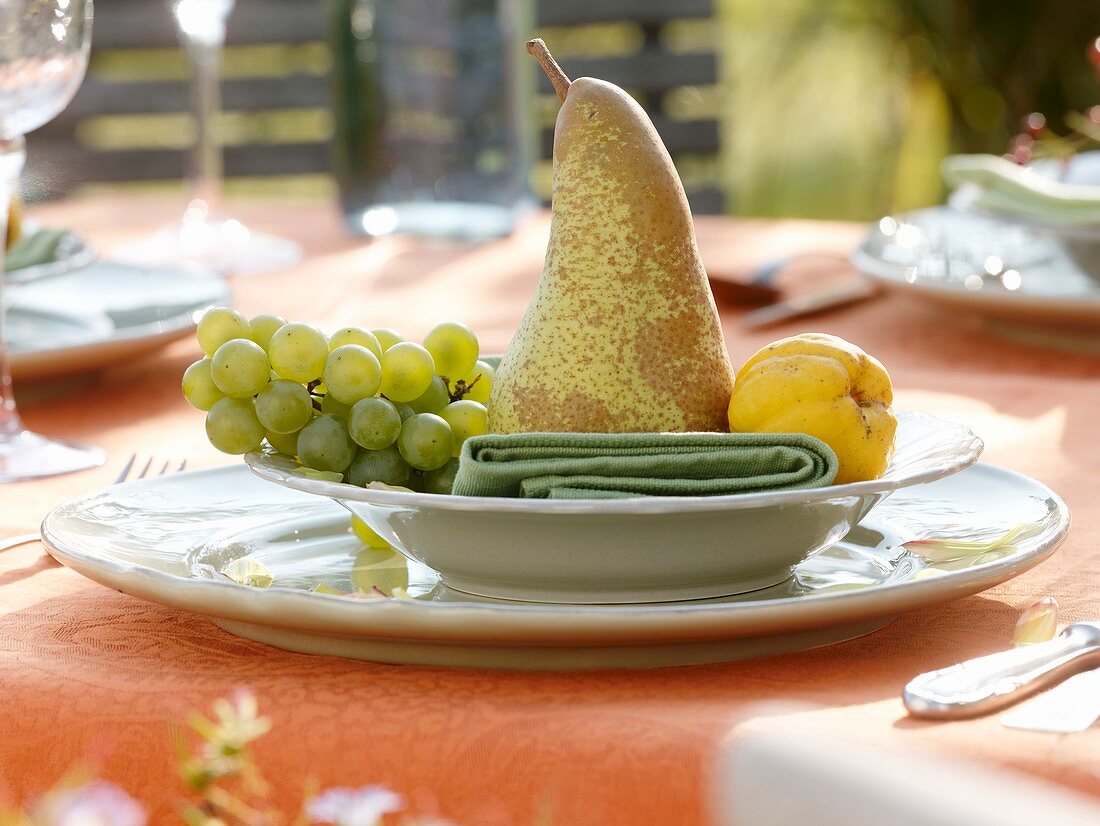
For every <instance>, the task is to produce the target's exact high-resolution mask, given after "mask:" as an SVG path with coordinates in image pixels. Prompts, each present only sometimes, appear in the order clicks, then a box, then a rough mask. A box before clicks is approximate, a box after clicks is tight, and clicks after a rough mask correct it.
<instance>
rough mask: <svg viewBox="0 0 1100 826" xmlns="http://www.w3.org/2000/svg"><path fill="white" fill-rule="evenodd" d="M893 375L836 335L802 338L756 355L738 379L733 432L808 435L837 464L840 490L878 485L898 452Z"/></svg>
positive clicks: (731, 415) (775, 344) (733, 402)
mask: <svg viewBox="0 0 1100 826" xmlns="http://www.w3.org/2000/svg"><path fill="white" fill-rule="evenodd" d="M893 400H894V392H893V387H892V386H891V384H890V376H889V375H888V374H887V373H886V369H885V368H884V367H883V366H882V365H881V364H880V363H879V361H878V360H877V359H875V358H874V357H872V356H870V355H868V354H867V353H865V352H863V350H861V349H860V348H859V347H856V346H855V345H854V344H851V343H850V342H847V341H845V340H844V339H842V338H839V337H837V336H831V335H827V334H825V333H803V334H802V335H798V336H792V337H791V338H784V339H780V340H779V341H775V342H772V343H771V344H769V345H767V346H766V347H763V348H762V349H760V350H758V351H757V352H756V354H755V355H754V356H753V357H752V358H750V359H749V360H748V361H747V362H745V364H744V365H743V366H742V367H741V369H740V370H739V371H738V373H737V378H736V379H735V381H734V386H733V396H732V397H731V398H730V406H729V421H730V430H731V431H733V432H735V433H736V432H743V433H805V434H808V435H810V436H816V437H817V438H818V439H821V441H823V442H825V444H827V445H828V446H829V447H831V448H832V449H833V450H834V451H835V452H836V455H837V459H839V461H840V469H839V471H838V472H837V476H836V484H838V485H840V484H845V483H847V482H861V481H864V480H866V479H877V478H878V477H880V476H881V475H882V474H883V473H885V472H886V467H887V465H889V463H890V459H891V458H892V457H893V453H894V434H895V433H896V431H897V427H898V420H897V417H896V416H895V415H894V412H893V410H891V409H890V404H891V403H892V402H893Z"/></svg>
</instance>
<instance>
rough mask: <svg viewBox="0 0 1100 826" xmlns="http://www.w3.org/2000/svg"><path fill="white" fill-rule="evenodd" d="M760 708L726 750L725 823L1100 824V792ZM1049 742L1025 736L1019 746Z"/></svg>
mask: <svg viewBox="0 0 1100 826" xmlns="http://www.w3.org/2000/svg"><path fill="white" fill-rule="evenodd" d="M758 712H759V714H760V716H759V717H754V718H753V719H749V720H747V721H744V722H742V724H741V725H739V726H737V727H736V728H735V729H734V730H733V731H732V732H731V734H730V736H729V737H728V738H727V739H726V742H725V743H724V744H723V746H722V747H721V748H720V751H719V754H718V759H717V762H716V765H715V770H714V774H713V776H712V778H713V779H712V784H713V787H712V789H711V795H710V797H711V800H710V804H711V815H712V819H713V821H714V822H715V823H716V824H718V826H787V824H804V823H806V824H809V823H812V824H814V826H881V824H890V826H955V824H966V826H1036V824H1055V823H1056V824H1058V826H1087V825H1088V824H1097V823H1100V805H1097V803H1096V802H1095V801H1094V800H1092V799H1091V798H1088V797H1085V796H1084V795H1081V794H1078V793H1075V792H1072V791H1069V790H1068V789H1064V788H1060V787H1056V786H1052V785H1050V784H1049V783H1045V782H1043V781H1040V780H1037V779H1035V778H1033V777H1029V776H1026V775H1022V774H1020V773H1017V772H1014V771H1010V770H1007V769H995V768H993V767H990V766H980V765H976V764H974V763H971V762H967V761H963V760H959V759H957V758H949V757H946V756H943V755H941V754H935V755H933V754H931V753H929V752H922V751H921V750H920V749H919V748H918V747H917V745H916V744H914V745H913V747H912V748H911V749H906V750H905V751H904V752H901V751H899V750H898V749H897V748H896V747H895V748H886V747H883V746H877V747H876V746H869V745H866V744H862V743H857V742H854V738H852V737H848V736H844V737H838V738H837V739H835V740H826V739H823V735H822V734H821V733H820V732H819V733H817V734H816V735H815V734H812V733H808V732H806V731H804V730H803V729H802V728H801V727H800V726H799V724H798V718H799V716H800V714H801V713H805V712H806V708H804V707H797V708H793V709H792V708H786V709H782V708H776V707H768V708H762V709H759V710H758ZM975 736H980V735H977V734H976V735H975ZM1042 742H1043V741H1039V740H1023V739H1021V740H1020V746H1019V747H1020V748H1035V749H1039V748H1042V745H1041V743H1042Z"/></svg>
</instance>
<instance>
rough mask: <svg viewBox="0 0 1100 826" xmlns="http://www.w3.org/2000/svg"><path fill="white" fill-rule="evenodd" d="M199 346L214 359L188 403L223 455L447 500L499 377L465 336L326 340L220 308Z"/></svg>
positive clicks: (310, 329)
mask: <svg viewBox="0 0 1100 826" xmlns="http://www.w3.org/2000/svg"><path fill="white" fill-rule="evenodd" d="M196 334H197V336H198V340H199V346H200V347H202V351H203V352H204V353H205V354H206V357H205V358H203V359H200V360H199V361H196V362H195V363H194V364H192V365H191V366H190V367H188V368H187V370H186V371H185V372H184V374H183V395H184V397H185V398H186V399H187V401H188V402H190V403H191V404H192V405H193V406H194V407H196V408H198V409H199V410H204V411H206V435H207V437H208V438H209V439H210V443H211V444H213V445H214V447H216V448H217V449H218V450H221V451H223V452H225V453H232V454H243V453H248V452H250V451H254V450H259V449H260V448H261V447H263V445H264V443H266V444H267V445H269V446H270V447H271V448H273V449H274V450H276V451H278V452H279V453H282V454H285V455H287V456H289V457H291V458H294V459H296V460H297V461H298V463H299V464H301V465H302V466H303V467H307V468H312V469H313V470H317V471H325V472H328V473H335V474H339V476H340V478H341V479H343V480H344V481H346V482H349V483H351V484H353V485H367V484H369V483H371V482H382V483H385V484H387V485H393V486H398V487H405V488H409V489H410V490H417V491H425V492H429V493H450V490H451V483H452V482H453V481H454V475H455V472H456V471H457V469H458V458H457V457H458V455H459V453H460V452H461V449H462V444H463V442H465V441H466V439H468V438H470V437H471V436H477V435H480V434H482V433H484V432H485V428H486V418H487V410H486V404H487V403H488V401H489V390H490V388H491V387H492V382H493V368H492V367H491V366H490V365H488V364H486V363H485V362H484V361H479V360H478V355H479V349H478V342H477V336H475V335H474V333H473V332H472V331H471V330H470V328H469V327H467V326H465V325H464V324H459V323H457V322H453V321H451V322H446V323H444V324H439V325H437V326H436V327H434V328H432V330H431V332H429V333H428V335H427V336H426V337H425V339H424V342H423V343H422V344H416V343H415V342H411V341H406V340H405V339H404V338H402V336H401V335H400V334H399V333H397V332H396V331H395V330H391V329H387V328H382V329H376V330H366V329H362V328H360V327H345V328H344V329H342V330H338V331H337V332H335V333H333V334H332V335H331V336H326V335H325V334H324V333H323V332H321V331H320V330H319V329H317V328H316V327H314V326H313V325H312V324H303V323H300V322H287V321H286V320H285V319H283V318H280V317H279V316H276V315H259V316H256V317H255V318H253V319H251V320H249V319H246V318H245V317H244V316H243V315H241V314H240V313H239V312H237V311H236V310H232V309H230V308H228V307H215V308H213V309H211V310H208V311H207V312H206V314H205V315H203V317H202V319H201V320H200V321H199V324H198V330H197V331H196Z"/></svg>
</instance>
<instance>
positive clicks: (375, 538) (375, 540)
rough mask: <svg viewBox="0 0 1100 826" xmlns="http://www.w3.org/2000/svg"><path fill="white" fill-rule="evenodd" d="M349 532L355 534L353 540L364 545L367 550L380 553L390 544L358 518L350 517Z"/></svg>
mask: <svg viewBox="0 0 1100 826" xmlns="http://www.w3.org/2000/svg"><path fill="white" fill-rule="evenodd" d="M351 532H352V533H353V534H355V538H356V539H358V540H359V541H360V542H362V543H363V544H364V545H366V546H367V547H368V548H375V549H377V550H380V551H384V550H386V549H387V548H389V547H390V543H389V542H387V541H386V540H385V539H383V538H382V537H380V536H379V535H378V534H377V533H376V532H375V530H374V528H372V527H371V526H370V525H368V524H367V523H366V522H364V521H363V520H362V519H360V518H359V517H358V516H352V517H351Z"/></svg>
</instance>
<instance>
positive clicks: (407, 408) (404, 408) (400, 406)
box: [393, 402, 416, 423]
mask: <svg viewBox="0 0 1100 826" xmlns="http://www.w3.org/2000/svg"><path fill="white" fill-rule="evenodd" d="M393 406H394V407H396V408H397V414H398V415H399V416H400V417H401V422H402V423H404V422H405V420H406V419H408V418H409V416H415V415H416V411H415V410H413V409H412V405H409V404H405V403H404V402H393Z"/></svg>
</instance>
